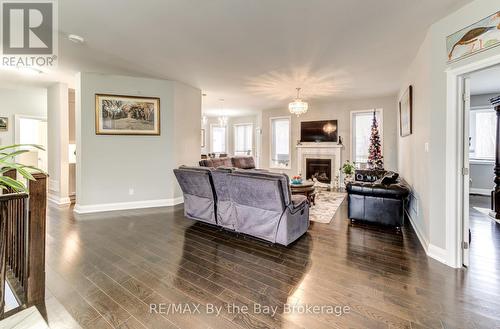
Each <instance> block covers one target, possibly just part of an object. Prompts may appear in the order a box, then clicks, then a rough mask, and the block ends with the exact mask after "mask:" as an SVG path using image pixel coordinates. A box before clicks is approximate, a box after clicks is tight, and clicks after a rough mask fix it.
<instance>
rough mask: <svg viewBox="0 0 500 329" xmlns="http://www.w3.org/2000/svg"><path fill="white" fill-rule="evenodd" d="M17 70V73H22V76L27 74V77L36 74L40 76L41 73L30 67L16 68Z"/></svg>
mask: <svg viewBox="0 0 500 329" xmlns="http://www.w3.org/2000/svg"><path fill="white" fill-rule="evenodd" d="M17 70H18V71H19V72H22V73H24V74H29V75H37V74H42V73H43V71H42V70H40V69H38V68H36V67H32V66H18V67H17Z"/></svg>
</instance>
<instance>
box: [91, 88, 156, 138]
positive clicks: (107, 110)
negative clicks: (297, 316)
mask: <svg viewBox="0 0 500 329" xmlns="http://www.w3.org/2000/svg"><path fill="white" fill-rule="evenodd" d="M95 130H96V134H97V135H160V99H159V98H157V97H142V96H123V95H108V94H96V95H95Z"/></svg>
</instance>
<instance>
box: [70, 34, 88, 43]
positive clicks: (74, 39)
mask: <svg viewBox="0 0 500 329" xmlns="http://www.w3.org/2000/svg"><path fill="white" fill-rule="evenodd" d="M68 40H69V41H72V42H74V43H83V42H84V41H85V39H84V38H83V37H81V36H79V35H76V34H70V35H68Z"/></svg>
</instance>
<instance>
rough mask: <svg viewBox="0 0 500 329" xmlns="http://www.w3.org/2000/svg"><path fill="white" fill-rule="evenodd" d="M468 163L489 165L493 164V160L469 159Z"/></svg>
mask: <svg viewBox="0 0 500 329" xmlns="http://www.w3.org/2000/svg"><path fill="white" fill-rule="evenodd" d="M469 164H474V165H484V166H491V165H494V164H495V160H484V159H470V160H469Z"/></svg>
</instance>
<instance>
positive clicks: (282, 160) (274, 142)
mask: <svg viewBox="0 0 500 329" xmlns="http://www.w3.org/2000/svg"><path fill="white" fill-rule="evenodd" d="M270 167H271V168H283V169H289V168H290V117H281V118H271V163H270Z"/></svg>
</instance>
